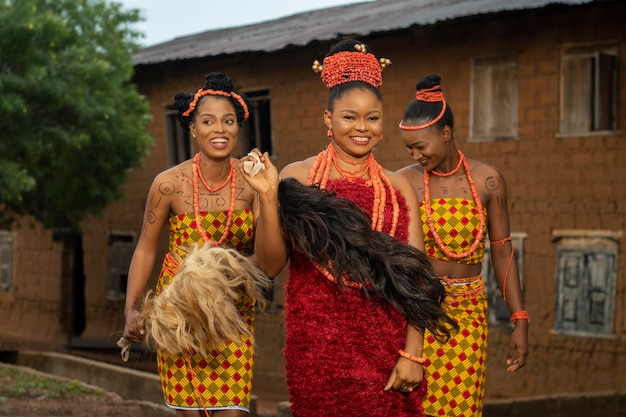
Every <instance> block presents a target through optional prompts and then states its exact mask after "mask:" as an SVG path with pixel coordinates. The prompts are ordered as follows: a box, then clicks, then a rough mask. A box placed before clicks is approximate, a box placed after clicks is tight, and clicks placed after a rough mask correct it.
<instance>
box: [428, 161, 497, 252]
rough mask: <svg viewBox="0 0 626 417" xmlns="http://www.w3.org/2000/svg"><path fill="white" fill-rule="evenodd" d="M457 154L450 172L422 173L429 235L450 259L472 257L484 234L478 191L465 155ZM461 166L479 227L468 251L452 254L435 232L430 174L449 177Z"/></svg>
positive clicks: (483, 221) (482, 212)
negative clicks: (470, 193)
mask: <svg viewBox="0 0 626 417" xmlns="http://www.w3.org/2000/svg"><path fill="white" fill-rule="evenodd" d="M458 152H459V164H458V165H457V166H456V168H454V169H453V170H452V171H450V172H446V173H444V174H441V173H438V172H436V171H424V205H425V206H426V220H427V222H428V229H429V230H430V233H432V235H433V237H434V238H435V242H437V246H438V247H439V249H441V251H442V252H443V253H445V254H446V256H447V257H449V258H452V259H462V258H466V257H468V256H470V255H472V254H473V253H474V252H476V248H478V245H480V242H481V241H482V239H483V236H484V234H485V213H484V211H483V204H482V202H481V201H480V196H479V195H478V191H476V185H475V184H474V180H473V179H472V175H471V174H470V168H469V164H468V163H467V159H465V155H463V153H462V152H461V151H458ZM461 165H463V168H464V169H465V175H466V176H467V181H468V182H469V185H470V190H471V191H472V197H473V198H474V202H475V203H476V209H477V210H478V219H479V221H480V225H479V227H478V233H477V234H476V237H475V238H474V242H473V243H472V245H471V246H470V248H469V250H467V251H464V252H454V251H452V250H450V249H449V248H448V246H447V245H446V244H445V242H444V241H443V240H442V239H441V237H440V236H439V234H438V233H437V232H436V230H435V221H434V220H433V210H432V206H431V204H430V173H432V174H433V175H436V176H439V177H449V176H451V175H453V174H455V173H456V172H457V171H458V170H459V169H460V168H461Z"/></svg>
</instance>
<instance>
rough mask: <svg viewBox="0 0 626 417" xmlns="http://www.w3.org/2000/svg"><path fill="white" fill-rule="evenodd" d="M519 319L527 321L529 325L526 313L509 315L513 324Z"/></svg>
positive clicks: (522, 311)
mask: <svg viewBox="0 0 626 417" xmlns="http://www.w3.org/2000/svg"><path fill="white" fill-rule="evenodd" d="M519 319H523V320H527V321H528V322H529V323H530V317H529V316H528V311H526V310H520V311H516V312H515V313H513V314H511V321H512V322H513V323H515V322H516V321H517V320H519Z"/></svg>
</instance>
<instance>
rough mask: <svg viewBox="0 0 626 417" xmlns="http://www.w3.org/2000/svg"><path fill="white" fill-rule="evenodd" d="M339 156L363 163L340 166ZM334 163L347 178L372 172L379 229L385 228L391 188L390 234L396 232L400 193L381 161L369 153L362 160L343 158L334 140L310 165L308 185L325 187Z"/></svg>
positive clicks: (375, 221)
mask: <svg viewBox="0 0 626 417" xmlns="http://www.w3.org/2000/svg"><path fill="white" fill-rule="evenodd" d="M337 159H341V160H343V161H344V162H348V163H351V164H353V165H357V164H363V167H362V168H357V169H354V170H346V169H344V168H342V167H341V165H340V164H339V161H338V160H337ZM332 167H335V169H336V170H337V172H338V173H339V174H340V175H341V177H342V178H347V179H353V178H361V177H363V176H364V175H365V174H366V173H367V174H369V177H370V178H369V179H370V182H371V183H372V188H373V189H374V206H373V207H372V229H374V230H376V231H379V232H380V231H382V229H383V225H384V220H385V206H386V204H387V190H389V193H390V194H391V204H392V206H393V220H392V224H391V229H390V231H389V235H390V236H394V235H395V233H396V228H397V226H398V218H399V217H400V206H399V204H398V196H397V195H396V190H395V188H394V187H393V184H392V183H391V181H390V180H389V178H388V177H387V175H385V172H384V170H383V168H382V167H381V166H380V164H379V163H378V162H376V159H374V154H372V153H370V155H369V157H368V158H367V160H365V161H363V162H352V161H346V160H345V159H344V158H342V157H341V156H339V155H338V154H337V151H336V150H335V145H334V144H332V143H331V144H329V145H328V147H327V148H326V149H325V150H323V151H322V152H320V153H319V154H318V155H317V157H316V158H315V161H314V163H313V166H312V167H311V171H309V176H308V178H307V182H306V183H307V185H316V186H318V187H319V188H321V189H325V188H326V184H327V183H328V177H329V175H330V171H331V169H332Z"/></svg>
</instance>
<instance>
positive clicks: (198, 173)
mask: <svg viewBox="0 0 626 417" xmlns="http://www.w3.org/2000/svg"><path fill="white" fill-rule="evenodd" d="M191 167H192V172H193V178H192V180H193V215H194V218H195V221H196V230H197V231H198V233H199V234H200V236H201V237H202V240H204V241H205V242H209V243H210V244H211V245H213V246H220V245H221V244H223V243H224V241H226V238H227V237H228V234H229V233H230V227H231V225H232V224H233V214H234V213H235V197H236V196H237V175H236V172H235V162H234V161H233V159H232V158H231V159H230V169H229V172H228V176H227V177H226V180H224V182H223V183H221V184H220V185H218V186H217V187H215V188H211V187H209V184H207V182H206V180H205V179H204V176H203V175H202V169H201V168H200V153H199V152H198V153H197V154H196V155H195V156H194V157H193V162H192V165H191ZM198 180H200V181H201V182H202V185H203V186H204V188H206V189H207V190H208V191H209V192H210V193H216V192H218V191H219V190H221V189H222V188H224V187H225V186H226V184H228V183H229V182H230V206H229V207H228V215H227V216H226V227H225V229H224V233H222V236H221V237H220V239H219V240H218V241H213V240H211V238H210V237H209V235H208V234H207V232H206V231H205V230H204V229H203V228H202V220H201V219H200V208H199V201H200V191H199V184H198Z"/></svg>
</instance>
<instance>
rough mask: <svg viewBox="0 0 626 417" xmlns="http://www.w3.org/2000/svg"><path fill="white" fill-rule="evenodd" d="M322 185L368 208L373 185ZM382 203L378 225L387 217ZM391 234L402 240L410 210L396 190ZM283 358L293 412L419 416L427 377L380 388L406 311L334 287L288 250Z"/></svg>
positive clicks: (303, 416)
mask: <svg viewBox="0 0 626 417" xmlns="http://www.w3.org/2000/svg"><path fill="white" fill-rule="evenodd" d="M326 189H328V190H329V191H334V192H336V194H337V195H338V196H340V197H344V198H348V199H350V200H352V201H354V202H355V203H356V204H357V205H358V206H360V207H361V208H363V209H364V210H365V211H366V212H368V213H371V211H372V206H373V203H374V190H373V187H372V186H371V185H369V184H368V183H367V182H366V181H364V180H362V179H356V180H338V179H336V180H329V181H328V183H327V185H326ZM387 200H388V201H387V204H386V206H385V224H384V228H383V231H385V232H387V233H388V232H389V230H390V229H391V225H392V219H393V208H392V203H391V201H390V200H391V199H387ZM398 202H399V204H400V213H401V214H400V218H399V219H398V226H397V231H396V234H395V236H396V237H397V238H398V239H399V240H402V241H404V242H406V241H407V234H408V222H409V219H408V215H407V207H406V202H405V200H404V197H403V196H402V195H400V194H399V193H398ZM285 324H286V330H287V338H286V343H285V349H284V354H285V360H286V364H287V365H286V372H287V386H288V388H289V395H290V402H291V413H292V416H293V417H313V416H315V417H319V416H341V417H363V416H376V417H409V416H411V417H415V416H423V415H424V414H423V411H422V407H421V399H422V397H423V396H424V394H425V391H426V386H425V383H422V385H421V386H420V387H419V388H418V389H416V390H414V391H413V392H411V393H401V392H399V391H396V390H390V391H384V388H385V385H386V384H387V381H388V379H389V376H390V375H391V371H392V369H393V367H394V366H395V364H396V361H397V360H398V350H399V349H403V348H404V345H405V341H406V332H407V329H406V326H407V321H406V318H405V317H404V316H403V315H402V314H401V313H400V312H399V311H398V310H396V309H395V308H393V307H391V306H389V305H388V304H387V303H383V302H379V301H377V300H374V299H368V298H367V297H366V296H365V294H364V292H363V291H362V290H358V289H354V288H343V287H339V286H338V285H337V284H336V283H334V282H331V281H330V280H329V279H327V278H326V277H325V276H324V275H323V274H322V273H321V272H319V271H318V270H317V269H316V268H315V266H314V265H313V264H312V263H311V262H310V261H309V260H308V259H307V258H305V257H304V256H302V255H301V254H298V253H291V254H290V266H289V279H288V281H287V287H286V312H285Z"/></svg>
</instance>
